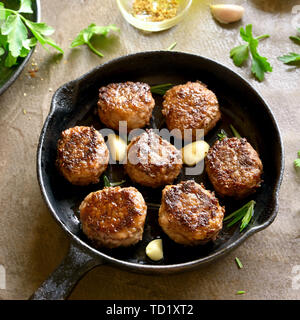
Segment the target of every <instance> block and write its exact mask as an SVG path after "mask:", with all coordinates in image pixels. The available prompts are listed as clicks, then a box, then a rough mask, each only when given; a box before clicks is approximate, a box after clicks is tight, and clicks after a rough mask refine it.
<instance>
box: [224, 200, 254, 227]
mask: <svg viewBox="0 0 300 320" xmlns="http://www.w3.org/2000/svg"><path fill="white" fill-rule="evenodd" d="M255 203H256V202H255V201H254V200H251V201H249V202H248V203H246V204H245V205H244V206H242V207H241V208H240V209H238V210H236V211H234V212H233V213H231V214H230V215H229V216H227V217H225V219H224V221H228V220H231V219H232V220H231V221H230V222H229V223H228V224H227V227H228V228H229V227H231V226H232V225H234V224H235V223H237V222H238V221H240V220H242V222H241V225H240V232H242V231H243V230H244V229H245V228H246V227H247V225H248V224H249V222H250V221H251V219H252V217H253V213H254V206H255Z"/></svg>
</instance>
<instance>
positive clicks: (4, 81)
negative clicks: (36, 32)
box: [0, 0, 41, 95]
mask: <svg viewBox="0 0 300 320" xmlns="http://www.w3.org/2000/svg"><path fill="white" fill-rule="evenodd" d="M2 2H3V3H4V5H5V7H6V8H9V9H14V10H15V9H16V10H17V9H18V8H19V6H20V1H19V0H2ZM32 9H33V13H32V14H28V13H26V14H24V16H25V17H26V18H27V19H30V20H31V21H34V22H38V21H40V15H41V9H40V1H39V0H36V1H33V3H32ZM33 51H34V48H33V49H31V51H30V52H29V54H28V55H27V56H26V57H25V58H19V59H18V65H16V66H13V67H11V68H7V67H5V66H4V60H5V56H2V57H0V95H1V94H2V93H3V92H4V91H5V90H6V89H7V88H8V87H9V86H11V85H12V84H13V83H14V81H15V80H16V79H17V78H18V76H19V75H20V73H21V71H22V70H23V69H24V67H25V65H26V64H27V62H28V61H29V59H30V57H31V55H32V53H33Z"/></svg>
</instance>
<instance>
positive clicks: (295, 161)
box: [294, 159, 300, 168]
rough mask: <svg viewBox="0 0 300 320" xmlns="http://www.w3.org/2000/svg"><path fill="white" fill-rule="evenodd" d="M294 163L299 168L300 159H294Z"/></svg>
mask: <svg viewBox="0 0 300 320" xmlns="http://www.w3.org/2000/svg"><path fill="white" fill-rule="evenodd" d="M294 165H295V167H296V168H300V159H296V160H294Z"/></svg>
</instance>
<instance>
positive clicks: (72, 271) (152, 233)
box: [31, 51, 284, 299]
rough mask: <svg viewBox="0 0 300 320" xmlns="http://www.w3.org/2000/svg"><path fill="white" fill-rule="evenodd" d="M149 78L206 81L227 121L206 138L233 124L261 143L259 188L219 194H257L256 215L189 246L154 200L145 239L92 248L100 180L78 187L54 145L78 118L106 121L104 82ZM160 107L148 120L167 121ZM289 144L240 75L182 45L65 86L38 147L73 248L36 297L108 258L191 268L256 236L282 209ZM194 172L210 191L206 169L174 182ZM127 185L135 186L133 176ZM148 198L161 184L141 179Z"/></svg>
mask: <svg viewBox="0 0 300 320" xmlns="http://www.w3.org/2000/svg"><path fill="white" fill-rule="evenodd" d="M127 80H131V81H144V82H146V83H149V84H150V85H154V84H161V83H172V84H179V83H185V82H187V81H189V80H191V81H195V80H200V81H202V82H204V83H205V84H207V86H208V88H210V89H211V90H213V91H214V92H215V93H216V95H217V97H218V99H219V103H220V106H221V111H222V120H221V121H220V122H219V123H218V125H217V127H216V128H214V129H213V130H212V132H210V133H209V134H208V135H207V136H206V137H205V140H206V141H207V142H208V143H209V144H210V145H211V144H212V143H213V142H214V141H215V140H216V139H217V134H218V133H219V132H220V129H221V128H222V129H224V130H225V131H226V132H227V133H228V134H229V135H232V134H231V132H230V129H229V124H233V125H234V126H235V128H236V129H237V130H238V131H239V132H240V133H241V135H242V136H245V137H247V139H248V140H249V141H250V143H251V144H252V145H253V146H254V148H255V149H256V150H258V152H259V154H260V156H261V158H262V162H263V165H264V175H263V179H264V183H263V185H262V187H261V188H260V189H259V190H258V191H257V193H256V194H254V195H252V196H251V197H249V198H248V199H244V200H243V201H240V202H238V201H234V200H221V203H222V204H223V205H225V207H226V212H227V213H230V212H232V210H234V209H236V208H238V207H240V206H241V205H242V204H244V203H246V202H248V201H249V200H250V199H254V200H255V201H256V207H255V214H254V217H253V219H252V221H251V223H250V224H249V226H248V227H247V228H246V229H244V230H243V231H242V232H241V233H240V232H239V228H238V226H234V227H231V228H227V227H226V225H224V228H223V230H222V232H221V234H220V236H219V238H218V239H217V240H216V241H215V242H211V243H208V244H207V245H204V246H197V247H192V248H184V250H183V249H182V246H180V245H178V244H176V243H174V242H173V241H171V240H170V239H169V238H168V237H167V236H166V235H165V234H164V233H163V232H162V231H161V229H160V227H159V226H158V223H157V209H155V208H152V207H149V208H148V215H147V220H146V225H145V232H144V237H143V240H142V241H141V242H140V243H138V244H137V245H135V246H132V247H129V248H120V249H113V250H108V249H102V250H97V249H95V248H93V247H92V246H91V245H90V243H89V241H88V239H87V238H86V237H85V236H84V234H83V233H82V231H81V228H80V223H79V219H78V207H79V204H80V202H81V201H82V200H83V199H84V197H85V196H86V195H87V194H89V193H90V192H91V191H95V190H99V189H102V188H103V182H102V181H101V182H100V183H99V184H97V185H93V186H88V187H78V186H77V187H76V186H72V185H71V184H69V183H68V182H67V181H66V180H64V178H62V177H61V176H60V175H59V174H58V172H57V170H56V168H55V158H56V144H57V140H58V139H59V137H60V134H61V132H62V131H63V130H65V129H66V128H69V127H73V126H75V125H94V126H95V128H96V129H100V128H101V127H102V125H101V123H100V120H99V119H98V116H97V113H96V104H97V98H98V89H99V87H100V86H103V85H106V84H108V83H111V82H118V81H127ZM155 100H156V107H155V110H154V112H153V117H152V121H151V124H150V127H154V128H163V127H164V120H163V117H162V115H161V112H160V108H161V102H162V98H161V97H159V96H155ZM283 164H284V160H283V146H282V142H281V138H280V133H279V130H278V127H277V124H276V121H275V119H274V116H273V114H272V112H271V110H270V108H269V107H268V106H267V104H266V103H265V102H264V100H263V99H262V98H261V96H260V95H259V94H258V93H257V92H256V91H255V90H254V89H253V88H252V87H251V85H250V84H249V83H248V82H246V81H245V80H244V79H242V78H241V77H240V76H239V75H237V74H236V73H234V72H233V71H231V70H229V69H228V68H226V67H224V66H223V65H220V64H218V63H216V62H214V61H212V60H209V59H207V58H203V57H200V56H196V55H191V54H186V53H179V52H168V51H165V52H145V53H137V54H133V55H128V56H124V57H121V58H118V59H116V60H113V61H110V62H108V63H106V64H104V65H101V66H99V67H97V68H95V69H94V70H92V71H91V72H89V73H88V74H86V75H84V76H82V77H80V78H79V79H77V80H75V81H71V82H69V83H67V84H65V85H63V86H62V87H61V88H59V89H58V90H57V91H56V93H55V94H54V96H53V100H52V104H51V110H50V113H49V115H48V117H47V119H46V122H45V124H44V127H43V129H42V132H41V136H40V141H39V146H38V152H37V174H38V180H39V184H40V187H41V191H42V194H43V196H44V198H45V201H46V203H47V205H48V207H49V209H50V211H51V213H52V215H53V216H54V218H55V219H56V221H57V222H58V223H59V224H60V225H61V227H62V228H63V229H64V230H65V231H66V233H67V234H68V235H69V236H70V238H71V246H70V250H69V253H68V255H67V257H66V258H65V260H64V261H63V262H62V264H61V265H60V266H59V267H58V268H57V269H56V270H55V271H54V273H53V274H52V275H51V276H50V277H49V278H48V280H46V281H45V282H44V283H43V284H42V286H41V287H40V288H39V289H38V290H37V291H36V292H35V293H34V294H33V296H32V297H31V298H32V299H62V298H66V297H67V296H68V295H69V294H70V292H71V290H72V288H73V286H74V285H75V284H76V282H77V281H78V280H79V279H80V278H81V277H82V276H83V275H84V274H85V273H86V272H87V271H89V270H90V269H91V268H93V267H95V266H97V265H100V264H103V263H110V264H112V265H115V266H118V267H121V268H124V269H127V270H130V271H135V272H141V273H148V274H149V273H152V274H166V273H173V272H180V271H186V270H191V269H193V268H196V267H199V266H200V265H204V264H207V263H209V262H212V261H214V260H215V259H216V258H219V257H221V256H223V255H224V254H225V253H227V252H229V251H230V250H232V249H234V248H236V247H237V246H238V245H240V244H241V243H242V242H243V241H244V240H246V239H247V238H248V237H249V236H250V235H252V234H254V233H255V232H257V231H260V230H262V229H264V228H266V227H267V226H269V225H270V224H271V223H272V222H273V220H274V219H275V217H276V214H277V210H278V200H277V197H278V191H279V186H280V183H281V179H282V174H283ZM105 174H106V175H108V176H109V178H110V179H112V180H113V181H118V180H120V179H123V178H124V172H123V170H122V167H120V166H118V165H110V166H109V167H108V169H107V171H106V173H105ZM190 178H193V179H195V180H196V181H197V182H203V183H204V184H205V186H206V187H207V188H208V189H211V190H212V186H211V185H210V183H209V181H208V179H207V177H206V174H205V173H202V174H200V175H198V176H193V177H189V176H186V175H185V174H184V169H183V170H182V173H181V175H180V176H179V178H178V179H177V180H176V181H175V183H177V182H179V181H181V180H187V179H190ZM125 179H126V184H125V186H129V185H134V184H133V183H132V182H130V180H129V178H125ZM134 186H135V187H137V188H138V189H139V190H140V191H141V192H142V194H143V195H144V197H145V199H146V201H147V202H151V203H158V204H159V203H160V197H161V189H157V190H152V189H148V188H144V187H141V186H138V185H134ZM157 237H161V238H162V239H163V244H164V255H165V258H164V260H163V261H161V262H158V263H154V262H152V261H150V260H148V259H147V257H146V256H145V247H146V245H147V243H148V242H149V241H150V240H152V239H154V238H157Z"/></svg>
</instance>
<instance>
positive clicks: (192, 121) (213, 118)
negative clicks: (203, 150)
mask: <svg viewBox="0 0 300 320" xmlns="http://www.w3.org/2000/svg"><path fill="white" fill-rule="evenodd" d="M162 113H163V115H164V116H165V118H166V123H167V127H168V129H169V130H170V131H172V130H174V129H177V131H178V130H179V131H180V133H181V135H180V134H179V132H178V133H176V132H175V131H174V135H176V136H177V137H178V138H182V139H183V138H184V129H191V130H192V137H193V140H195V139H196V130H197V129H203V130H204V134H206V133H207V132H208V131H210V130H211V129H212V128H213V127H214V126H215V125H216V123H217V122H218V121H219V120H220V118H221V113H220V110H219V103H218V100H217V97H216V95H215V94H214V93H213V92H212V91H211V90H209V89H207V88H206V86H205V85H204V84H203V83H201V82H188V83H186V84H183V85H178V86H175V87H173V88H171V89H170V90H168V91H167V92H166V94H165V95H164V101H163V109H162Z"/></svg>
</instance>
